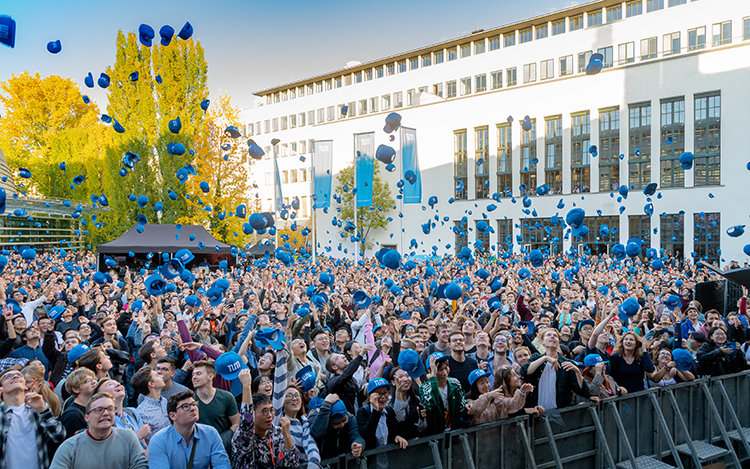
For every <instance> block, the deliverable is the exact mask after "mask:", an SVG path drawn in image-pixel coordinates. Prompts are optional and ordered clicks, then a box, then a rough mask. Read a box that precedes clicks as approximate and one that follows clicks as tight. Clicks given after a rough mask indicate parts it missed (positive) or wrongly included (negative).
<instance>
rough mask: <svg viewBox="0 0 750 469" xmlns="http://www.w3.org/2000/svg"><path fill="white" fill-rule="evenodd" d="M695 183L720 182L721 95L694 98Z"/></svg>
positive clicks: (703, 184) (710, 184)
mask: <svg viewBox="0 0 750 469" xmlns="http://www.w3.org/2000/svg"><path fill="white" fill-rule="evenodd" d="M693 152H694V153H695V161H694V165H695V185H696V186H716V185H719V184H720V183H721V95H719V94H718V93H717V94H711V95H703V96H696V98H695V140H694V150H693Z"/></svg>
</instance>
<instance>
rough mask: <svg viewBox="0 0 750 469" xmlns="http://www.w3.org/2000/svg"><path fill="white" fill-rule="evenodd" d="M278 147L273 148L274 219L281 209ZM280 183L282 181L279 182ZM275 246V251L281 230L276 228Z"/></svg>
mask: <svg viewBox="0 0 750 469" xmlns="http://www.w3.org/2000/svg"><path fill="white" fill-rule="evenodd" d="M276 148H277V147H276V145H274V146H273V172H274V174H273V216H274V218H276V217H278V215H279V207H278V200H276V194H277V190H278V189H277V187H276V180H277V179H278V178H279V166H278V163H277V162H276V154H277V153H278V151H277V149H276ZM279 183H280V181H279ZM273 244H274V246H273V247H274V249H276V248H277V247H279V228H278V227H276V230H275V231H274V235H273Z"/></svg>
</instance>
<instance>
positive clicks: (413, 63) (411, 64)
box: [409, 57, 419, 70]
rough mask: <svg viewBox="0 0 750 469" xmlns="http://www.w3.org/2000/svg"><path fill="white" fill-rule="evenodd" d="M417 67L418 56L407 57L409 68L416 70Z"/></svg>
mask: <svg viewBox="0 0 750 469" xmlns="http://www.w3.org/2000/svg"><path fill="white" fill-rule="evenodd" d="M418 68H419V57H412V58H411V59H409V70H416V69H418Z"/></svg>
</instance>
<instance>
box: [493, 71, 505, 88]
mask: <svg viewBox="0 0 750 469" xmlns="http://www.w3.org/2000/svg"><path fill="white" fill-rule="evenodd" d="M490 76H491V78H492V89H493V90H498V89H500V88H502V87H503V71H502V70H496V71H494V72H492V73H490Z"/></svg>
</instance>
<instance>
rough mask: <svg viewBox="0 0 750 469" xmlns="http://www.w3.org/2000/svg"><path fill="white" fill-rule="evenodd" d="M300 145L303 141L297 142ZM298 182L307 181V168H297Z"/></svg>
mask: <svg viewBox="0 0 750 469" xmlns="http://www.w3.org/2000/svg"><path fill="white" fill-rule="evenodd" d="M299 143H300V145H302V144H303V143H305V142H299ZM299 182H307V169H305V168H302V169H300V170H299Z"/></svg>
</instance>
